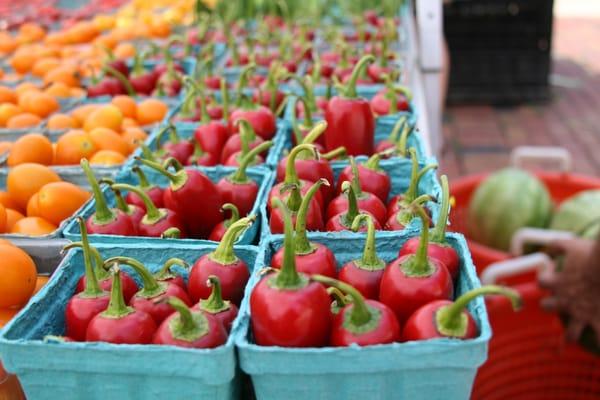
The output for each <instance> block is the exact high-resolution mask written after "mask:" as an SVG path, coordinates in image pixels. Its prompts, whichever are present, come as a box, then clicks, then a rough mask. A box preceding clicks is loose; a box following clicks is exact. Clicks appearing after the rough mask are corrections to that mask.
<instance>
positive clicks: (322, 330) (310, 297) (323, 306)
mask: <svg viewBox="0 0 600 400" xmlns="http://www.w3.org/2000/svg"><path fill="white" fill-rule="evenodd" d="M270 278H271V276H269V275H267V276H265V277H263V278H262V280H261V281H260V282H258V284H257V285H256V286H255V287H254V289H253V290H252V294H251V295H250V307H251V310H252V320H251V323H252V331H253V332H254V340H255V341H256V344H258V345H260V346H284V347H320V346H324V345H326V344H327V341H328V339H329V332H330V326H331V311H330V304H331V300H330V299H329V295H328V294H327V291H326V290H325V288H324V287H323V286H322V285H321V284H319V283H316V282H311V283H309V284H308V285H307V286H305V287H303V288H301V289H298V290H279V289H275V288H272V287H271V286H270V285H269V283H268V281H269V279H270Z"/></svg>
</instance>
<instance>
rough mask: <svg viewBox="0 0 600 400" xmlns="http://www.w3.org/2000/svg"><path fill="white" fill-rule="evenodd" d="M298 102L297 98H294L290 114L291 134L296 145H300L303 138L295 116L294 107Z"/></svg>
mask: <svg viewBox="0 0 600 400" xmlns="http://www.w3.org/2000/svg"><path fill="white" fill-rule="evenodd" d="M298 101H299V97H296V98H295V99H294V101H293V104H292V105H291V107H292V113H291V121H290V123H291V125H292V132H293V133H294V137H295V138H296V143H302V140H304V138H303V137H302V130H301V129H300V127H299V126H298V118H297V116H296V105H297V104H298ZM305 107H306V106H305Z"/></svg>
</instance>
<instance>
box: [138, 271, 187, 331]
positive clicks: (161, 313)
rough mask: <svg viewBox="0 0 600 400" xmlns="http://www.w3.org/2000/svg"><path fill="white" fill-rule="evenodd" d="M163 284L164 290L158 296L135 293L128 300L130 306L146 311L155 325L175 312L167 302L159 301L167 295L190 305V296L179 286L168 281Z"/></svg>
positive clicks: (166, 297)
mask: <svg viewBox="0 0 600 400" xmlns="http://www.w3.org/2000/svg"><path fill="white" fill-rule="evenodd" d="M164 284H165V285H166V286H167V288H166V291H165V292H164V293H162V294H160V295H158V296H155V297H151V298H146V297H142V296H140V295H139V294H136V295H135V296H133V297H132V298H131V301H129V305H130V306H131V307H133V308H135V309H136V310H139V311H143V312H145V313H148V314H149V315H150V316H151V317H152V318H153V319H154V322H156V325H160V324H161V323H162V321H164V320H165V318H167V317H168V316H169V315H171V314H173V313H174V312H175V310H173V308H171V306H169V305H168V304H166V303H164V302H162V303H161V300H163V299H168V298H169V297H177V298H179V299H180V300H181V301H183V302H184V303H185V304H186V305H188V306H191V305H192V301H191V300H190V297H189V296H188V294H187V293H186V291H185V290H184V289H183V288H182V287H181V286H179V285H176V284H175V283H170V282H164Z"/></svg>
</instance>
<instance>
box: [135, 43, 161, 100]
mask: <svg viewBox="0 0 600 400" xmlns="http://www.w3.org/2000/svg"><path fill="white" fill-rule="evenodd" d="M143 58H144V56H143V54H142V53H140V52H137V53H136V54H135V56H134V59H133V68H132V69H131V73H130V74H129V83H130V85H131V86H132V87H133V89H134V91H135V92H136V93H137V94H139V95H146V96H150V95H151V94H152V91H153V90H154V88H155V87H156V81H157V80H158V75H157V74H155V73H154V72H153V71H146V70H145V69H144V65H143Z"/></svg>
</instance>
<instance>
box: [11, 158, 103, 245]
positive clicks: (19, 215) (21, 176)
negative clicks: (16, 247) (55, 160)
mask: <svg viewBox="0 0 600 400" xmlns="http://www.w3.org/2000/svg"><path fill="white" fill-rule="evenodd" d="M90 196H91V195H90V193H89V192H87V191H86V190H84V189H82V188H80V187H79V186H77V185H74V184H72V183H70V182H65V181H62V180H61V178H60V177H59V176H58V175H57V174H56V172H54V171H52V170H51V169H50V168H48V167H46V166H44V165H40V164H34V163H25V164H20V165H18V166H16V167H14V168H11V170H10V171H9V173H8V177H7V181H6V191H0V233H13V234H20V235H28V236H41V235H46V234H49V233H51V232H53V231H55V230H56V229H57V228H58V225H60V223H61V222H62V221H63V220H65V219H66V218H69V217H71V216H72V215H73V214H74V213H75V211H77V210H78V209H79V208H80V207H81V206H82V205H83V204H84V203H85V202H86V201H87V200H88V199H89V198H90Z"/></svg>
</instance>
